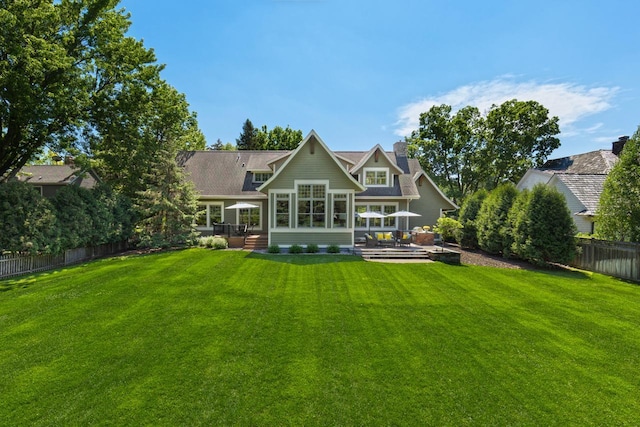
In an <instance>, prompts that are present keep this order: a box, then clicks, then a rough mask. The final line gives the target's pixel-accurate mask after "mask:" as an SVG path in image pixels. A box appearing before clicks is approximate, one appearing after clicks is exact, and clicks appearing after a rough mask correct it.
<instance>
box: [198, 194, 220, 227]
mask: <svg viewBox="0 0 640 427" xmlns="http://www.w3.org/2000/svg"><path fill="white" fill-rule="evenodd" d="M210 206H220V222H224V202H218V201H215V202H214V201H200V202H198V208H200V207H204V208H205V209H206V213H205V225H198V226H196V229H198V230H203V229H205V230H206V229H209V228H211V227H213V225H212V224H211V217H210V210H211V209H210Z"/></svg>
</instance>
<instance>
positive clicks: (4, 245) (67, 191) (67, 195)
mask: <svg viewBox="0 0 640 427" xmlns="http://www.w3.org/2000/svg"><path fill="white" fill-rule="evenodd" d="M133 224H134V218H133V210H132V208H131V202H130V201H129V199H127V198H126V197H124V196H122V195H120V194H116V193H114V192H113V191H112V190H111V189H110V188H109V187H107V186H105V185H100V186H98V187H96V188H95V189H93V190H87V189H84V188H81V187H77V186H73V185H69V186H65V187H63V188H62V189H60V190H59V191H58V192H57V193H56V195H55V197H54V198H52V199H51V200H49V199H46V198H44V197H42V196H41V195H40V194H39V193H38V191H37V190H35V188H34V187H33V186H31V185H29V184H26V183H23V182H18V181H11V182H8V183H3V184H1V185H0V252H7V251H8V252H22V253H32V254H35V253H59V252H61V251H64V250H66V249H71V248H77V247H83V246H94V245H101V244H104V243H113V242H118V241H122V240H126V239H129V238H130V237H131V235H132V230H133Z"/></svg>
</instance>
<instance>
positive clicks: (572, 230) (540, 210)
mask: <svg viewBox="0 0 640 427" xmlns="http://www.w3.org/2000/svg"><path fill="white" fill-rule="evenodd" d="M507 222H508V227H509V229H510V232H509V235H510V237H511V245H510V251H511V252H512V253H514V254H515V255H517V256H518V257H520V258H522V259H525V260H527V261H529V262H531V263H533V264H536V265H545V264H547V263H549V262H559V263H562V264H568V263H569V262H570V261H571V260H573V258H574V257H575V253H576V239H575V235H576V231H577V230H576V226H575V223H574V222H573V219H572V218H571V211H569V208H568V207H567V202H566V200H565V198H564V196H563V195H562V194H560V192H559V191H558V190H557V189H555V188H554V187H549V186H547V185H544V184H538V185H536V186H534V187H533V188H532V189H531V190H530V191H529V190H525V191H522V192H520V193H519V194H518V196H517V197H516V199H515V200H514V202H513V206H512V208H511V210H510V211H509V214H508V217H507Z"/></svg>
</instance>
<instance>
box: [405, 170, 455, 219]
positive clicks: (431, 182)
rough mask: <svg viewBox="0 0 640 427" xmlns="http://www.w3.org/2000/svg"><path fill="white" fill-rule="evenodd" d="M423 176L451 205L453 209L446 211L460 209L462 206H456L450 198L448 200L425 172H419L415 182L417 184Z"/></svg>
mask: <svg viewBox="0 0 640 427" xmlns="http://www.w3.org/2000/svg"><path fill="white" fill-rule="evenodd" d="M421 176H424V177H425V178H427V180H428V181H429V184H431V185H432V186H433V188H435V189H436V191H437V192H438V194H440V195H441V196H442V197H443V198H444V199H445V200H446V201H447V202H448V203H449V204H451V206H452V208H451V209H446V210H450V211H454V210H456V209H460V206H458V205H456V204H455V203H453V200H451V199H450V198H448V197H447V196H446V195H445V194H444V193H443V192H442V190H440V187H438V186H437V185H436V183H435V182H433V180H432V179H431V178H429V175H427V174H426V173H425V172H424V171H419V172H417V173H416V174H415V175H414V176H413V182H414V183H415V182H416V181H417V180H419V179H420V177H421Z"/></svg>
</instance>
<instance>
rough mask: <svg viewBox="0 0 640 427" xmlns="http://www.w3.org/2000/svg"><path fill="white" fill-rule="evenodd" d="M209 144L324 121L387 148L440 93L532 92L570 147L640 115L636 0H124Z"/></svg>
mask: <svg viewBox="0 0 640 427" xmlns="http://www.w3.org/2000/svg"><path fill="white" fill-rule="evenodd" d="M120 6H121V7H124V8H125V9H127V10H128V11H129V12H130V13H131V15H132V16H131V19H132V22H133V25H132V27H131V29H130V32H129V33H130V35H132V36H134V37H136V38H138V39H143V40H144V43H145V45H146V46H147V47H150V48H153V49H154V50H155V52H156V55H157V57H158V62H160V63H164V64H166V69H165V71H163V77H164V78H165V79H166V80H167V81H168V82H169V83H170V84H172V85H173V86H174V87H176V88H177V89H178V90H179V91H180V92H183V93H185V94H186V96H187V100H188V102H189V104H190V105H191V108H192V110H194V111H196V112H197V113H198V121H199V124H200V127H201V129H202V131H203V132H204V134H205V136H206V137H207V142H208V143H214V142H215V141H216V140H217V139H218V138H220V139H221V140H222V141H223V142H232V143H235V139H236V138H237V137H238V136H239V134H240V132H241V130H242V124H243V123H244V121H245V120H246V119H247V118H249V119H250V120H251V121H252V122H253V124H254V125H255V126H257V127H259V126H262V125H267V126H268V127H269V128H273V127H274V126H277V125H279V126H283V127H284V126H287V125H289V126H291V127H292V128H294V129H301V130H302V132H303V134H305V135H306V134H307V133H308V132H309V131H310V130H311V129H315V130H316V132H318V134H319V135H320V137H321V138H322V139H323V140H324V141H325V143H327V145H328V146H329V147H330V148H332V149H334V150H369V149H370V148H372V147H373V146H374V145H375V144H380V145H382V146H383V147H384V148H386V149H391V148H392V145H393V143H394V142H395V141H398V140H400V139H402V138H403V136H404V135H407V134H408V133H410V132H411V130H412V129H415V128H416V127H417V123H418V116H419V114H420V112H423V111H426V110H428V109H429V107H431V106H432V105H435V104H443V103H444V104H449V105H452V106H453V107H454V108H461V107H463V106H465V105H475V106H477V107H479V108H480V109H481V111H486V110H487V109H488V108H489V107H490V106H491V105H492V104H500V103H502V102H504V101H506V100H508V99H512V98H517V99H519V100H529V99H533V100H536V101H538V102H540V103H542V104H543V105H544V106H545V107H547V108H548V109H549V110H550V114H551V115H557V116H558V117H559V118H560V128H561V134H560V136H559V137H560V140H561V143H562V146H561V147H560V148H559V149H558V150H557V151H556V152H555V153H554V154H553V155H552V157H560V156H565V155H570V154H577V153H582V152H587V151H591V150H597V149H601V148H605V149H610V147H611V144H610V143H611V141H613V140H615V139H617V138H618V136H621V135H632V134H633V133H634V132H635V130H636V129H637V127H638V125H640V90H639V88H638V81H639V77H640V66H639V65H640V26H638V25H636V19H637V16H638V15H639V12H640V2H635V1H631V0H625V1H618V0H610V1H607V2H604V1H595V0H583V1H563V0H555V1H546V0H542V1H466V0H459V1H456V2H452V1H446V0H439V1H431V0H395V1H389V0H387V1H377V0H368V1H359V0H189V1H186V2H175V1H168V0H154V1H151V0H148V1H142V0H125V1H122V2H121V3H120Z"/></svg>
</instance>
